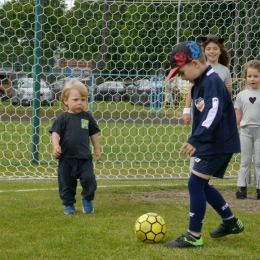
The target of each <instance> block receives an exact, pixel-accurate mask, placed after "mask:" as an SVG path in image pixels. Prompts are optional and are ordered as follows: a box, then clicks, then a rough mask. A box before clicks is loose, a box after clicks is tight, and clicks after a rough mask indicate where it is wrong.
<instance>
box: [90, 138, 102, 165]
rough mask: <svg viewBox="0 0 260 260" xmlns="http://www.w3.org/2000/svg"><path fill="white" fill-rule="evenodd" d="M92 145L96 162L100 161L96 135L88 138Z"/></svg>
mask: <svg viewBox="0 0 260 260" xmlns="http://www.w3.org/2000/svg"><path fill="white" fill-rule="evenodd" d="M90 138H91V141H92V144H93V146H94V153H95V155H96V156H97V161H100V160H101V152H100V145H99V137H98V133H96V134H94V135H91V136H90Z"/></svg>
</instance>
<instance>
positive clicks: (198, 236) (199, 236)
mask: <svg viewBox="0 0 260 260" xmlns="http://www.w3.org/2000/svg"><path fill="white" fill-rule="evenodd" d="M189 234H190V235H191V236H192V237H194V238H195V239H200V237H201V236H198V237H197V236H194V235H192V234H191V233H190V232H189Z"/></svg>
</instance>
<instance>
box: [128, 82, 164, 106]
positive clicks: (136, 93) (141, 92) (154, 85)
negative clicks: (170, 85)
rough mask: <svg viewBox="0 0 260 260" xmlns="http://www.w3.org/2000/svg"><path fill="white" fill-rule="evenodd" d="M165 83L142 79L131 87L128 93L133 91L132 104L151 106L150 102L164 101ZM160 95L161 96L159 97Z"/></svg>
mask: <svg viewBox="0 0 260 260" xmlns="http://www.w3.org/2000/svg"><path fill="white" fill-rule="evenodd" d="M163 84H164V82H163V81H153V80H148V79H141V80H137V81H136V82H134V84H133V85H132V86H129V87H128V88H129V90H128V92H130V91H132V95H131V98H130V100H131V104H132V105H134V104H142V105H145V106H149V105H150V101H152V102H155V101H158V100H161V99H163V89H164V85H163ZM158 95H159V96H158Z"/></svg>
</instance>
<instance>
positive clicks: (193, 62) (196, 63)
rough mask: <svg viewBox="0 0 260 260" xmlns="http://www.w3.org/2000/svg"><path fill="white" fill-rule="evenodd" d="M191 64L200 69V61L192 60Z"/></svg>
mask: <svg viewBox="0 0 260 260" xmlns="http://www.w3.org/2000/svg"><path fill="white" fill-rule="evenodd" d="M191 62H192V64H193V65H194V66H195V68H198V67H199V64H200V62H199V61H198V60H192V61H191Z"/></svg>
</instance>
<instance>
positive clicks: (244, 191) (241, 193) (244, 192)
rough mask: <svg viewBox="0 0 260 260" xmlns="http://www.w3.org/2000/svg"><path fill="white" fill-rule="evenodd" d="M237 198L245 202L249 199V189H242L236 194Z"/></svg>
mask: <svg viewBox="0 0 260 260" xmlns="http://www.w3.org/2000/svg"><path fill="white" fill-rule="evenodd" d="M236 197H237V199H240V200H243V199H246V198H247V188H246V187H241V188H240V191H237V192H236Z"/></svg>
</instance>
